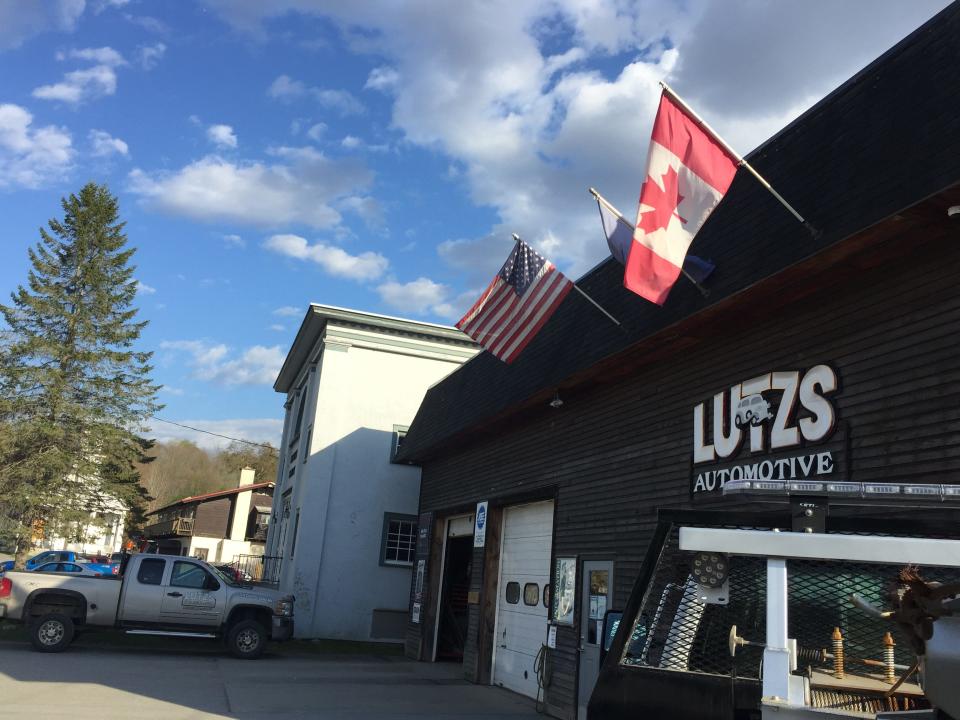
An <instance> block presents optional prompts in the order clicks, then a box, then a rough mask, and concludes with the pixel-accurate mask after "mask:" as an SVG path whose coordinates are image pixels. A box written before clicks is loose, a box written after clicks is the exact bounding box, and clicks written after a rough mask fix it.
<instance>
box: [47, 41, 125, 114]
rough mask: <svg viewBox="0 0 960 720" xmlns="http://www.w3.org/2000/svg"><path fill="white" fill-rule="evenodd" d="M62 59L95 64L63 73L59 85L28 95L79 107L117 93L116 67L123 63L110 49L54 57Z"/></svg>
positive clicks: (96, 49) (72, 51)
mask: <svg viewBox="0 0 960 720" xmlns="http://www.w3.org/2000/svg"><path fill="white" fill-rule="evenodd" d="M66 58H70V59H74V60H82V61H86V62H92V63H95V64H94V65H93V66H92V67H89V68H86V69H84V70H74V71H72V72H68V73H66V74H64V76H63V80H62V81H61V82H58V83H54V84H53V85H41V86H40V87H38V88H34V90H33V93H32V94H33V96H34V97H35V98H39V99H41V100H54V101H59V102H65V103H67V104H68V105H79V104H80V103H82V102H85V101H87V100H94V99H96V98H100V97H104V96H107V95H113V94H114V93H116V91H117V73H116V68H118V67H120V66H122V65H126V64H127V61H126V60H124V59H123V56H122V55H121V54H120V53H118V52H117V51H116V50H114V49H113V48H110V47H101V48H83V49H81V50H71V51H70V52H69V53H66V54H65V55H64V54H59V55H58V59H61V60H63V59H66Z"/></svg>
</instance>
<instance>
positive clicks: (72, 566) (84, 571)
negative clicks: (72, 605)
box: [32, 562, 103, 577]
mask: <svg viewBox="0 0 960 720" xmlns="http://www.w3.org/2000/svg"><path fill="white" fill-rule="evenodd" d="M32 572H38V573H50V572H57V573H70V574H72V575H85V576H87V577H103V573H101V572H97V571H96V570H92V569H90V567H89V566H86V565H80V564H79V563H71V562H48V563H44V564H43V565H38V566H37V567H35V568H34V569H33V570H32Z"/></svg>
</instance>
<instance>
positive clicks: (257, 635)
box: [227, 620, 267, 660]
mask: <svg viewBox="0 0 960 720" xmlns="http://www.w3.org/2000/svg"><path fill="white" fill-rule="evenodd" d="M266 644H267V631H266V630H264V628H263V625H261V624H260V623H258V622H257V621H256V620H241V621H240V622H238V623H235V624H234V625H232V626H231V627H230V630H229V631H228V632H227V647H228V648H229V649H230V653H231V654H232V655H233V656H234V657H236V658H240V659H241V660H255V659H256V658H258V657H260V655H262V654H263V648H264V646H265V645H266Z"/></svg>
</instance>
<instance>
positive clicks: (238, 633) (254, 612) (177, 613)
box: [0, 553, 293, 660]
mask: <svg viewBox="0 0 960 720" xmlns="http://www.w3.org/2000/svg"><path fill="white" fill-rule="evenodd" d="M0 618H5V619H7V620H12V621H14V622H20V623H22V624H24V625H26V626H27V628H28V629H29V633H30V642H31V643H32V644H33V647H34V648H35V649H37V650H39V651H40V652H61V651H63V650H65V649H66V648H67V646H69V645H70V642H71V641H72V640H73V636H74V632H75V631H76V629H77V628H78V627H87V628H96V627H115V628H120V629H123V630H126V631H127V632H128V633H130V634H150V635H157V634H160V635H172V636H177V637H184V636H187V637H189V636H194V637H210V635H211V634H213V635H219V636H221V637H223V638H224V639H225V640H226V644H227V647H228V648H229V649H230V652H231V653H233V655H234V656H236V657H238V658H242V659H251V660H252V659H254V658H257V657H259V656H260V655H261V654H262V653H263V649H264V646H265V645H266V643H267V641H268V640H271V639H272V640H288V639H289V638H291V637H292V636H293V597H292V596H291V595H281V594H280V593H279V592H278V591H276V590H271V589H267V588H260V587H258V588H251V587H250V586H246V585H240V584H239V583H237V582H236V580H234V579H233V577H231V576H230V575H226V574H224V573H222V572H221V571H219V570H217V569H216V568H215V567H213V566H212V565H208V564H207V563H205V562H204V561H202V560H199V559H197V558H188V557H181V556H179V555H153V554H146V553H140V554H137V555H132V556H130V558H129V560H128V561H127V564H126V567H125V568H124V573H123V575H122V576H121V579H120V581H119V582H110V581H109V580H108V579H104V578H93V577H83V576H77V577H71V576H69V575H68V574H66V573H36V572H21V571H17V570H12V571H9V572H7V573H6V575H5V576H4V577H3V578H2V579H0Z"/></svg>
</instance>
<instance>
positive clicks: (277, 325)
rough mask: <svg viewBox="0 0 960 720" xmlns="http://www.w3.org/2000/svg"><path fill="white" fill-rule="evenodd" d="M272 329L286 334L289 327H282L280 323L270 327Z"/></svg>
mask: <svg viewBox="0 0 960 720" xmlns="http://www.w3.org/2000/svg"><path fill="white" fill-rule="evenodd" d="M270 329H271V330H273V331H275V332H286V330H287V326H286V325H281V324H280V323H274V324H273V325H271V326H270Z"/></svg>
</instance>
